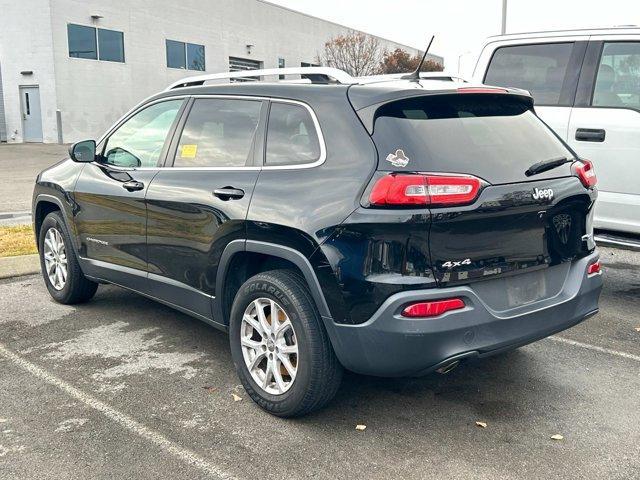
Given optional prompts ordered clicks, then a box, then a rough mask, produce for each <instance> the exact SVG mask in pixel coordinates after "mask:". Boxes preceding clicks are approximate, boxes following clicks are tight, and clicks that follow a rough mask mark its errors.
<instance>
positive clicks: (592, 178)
mask: <svg viewBox="0 0 640 480" xmlns="http://www.w3.org/2000/svg"><path fill="white" fill-rule="evenodd" d="M571 168H572V169H573V173H574V175H576V176H577V177H578V178H579V179H580V181H581V182H582V185H584V186H585V187H587V188H593V187H595V186H596V183H598V179H597V178H596V171H595V169H594V168H593V163H591V162H590V161H589V160H578V161H576V162H573V165H571Z"/></svg>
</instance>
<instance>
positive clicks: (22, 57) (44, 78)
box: [0, 0, 58, 142]
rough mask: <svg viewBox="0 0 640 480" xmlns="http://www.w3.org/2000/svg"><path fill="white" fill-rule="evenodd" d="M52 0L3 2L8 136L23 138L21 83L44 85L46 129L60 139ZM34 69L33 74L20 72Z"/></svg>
mask: <svg viewBox="0 0 640 480" xmlns="http://www.w3.org/2000/svg"><path fill="white" fill-rule="evenodd" d="M51 37H52V33H51V11H50V8H49V0H21V1H19V2H3V4H2V9H1V10H0V64H2V86H3V88H2V91H3V96H4V107H5V122H6V130H7V140H8V141H10V142H21V141H22V106H21V104H20V92H19V87H20V86H32V85H33V86H35V85H37V86H38V87H39V89H40V105H41V109H42V133H43V139H44V141H45V142H56V141H57V139H58V132H57V128H56V107H57V98H56V88H55V85H56V82H55V68H54V61H53V46H52V43H51ZM23 71H25V72H26V71H33V74H31V75H22V74H21V73H20V72H23Z"/></svg>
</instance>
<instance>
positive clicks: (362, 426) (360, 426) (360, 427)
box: [356, 425, 367, 432]
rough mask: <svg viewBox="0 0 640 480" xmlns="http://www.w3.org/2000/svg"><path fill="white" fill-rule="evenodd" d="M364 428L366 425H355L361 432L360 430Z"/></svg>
mask: <svg viewBox="0 0 640 480" xmlns="http://www.w3.org/2000/svg"><path fill="white" fill-rule="evenodd" d="M366 428H367V426H366V425H356V430H359V431H361V432H362V431H363V430H365V429H366Z"/></svg>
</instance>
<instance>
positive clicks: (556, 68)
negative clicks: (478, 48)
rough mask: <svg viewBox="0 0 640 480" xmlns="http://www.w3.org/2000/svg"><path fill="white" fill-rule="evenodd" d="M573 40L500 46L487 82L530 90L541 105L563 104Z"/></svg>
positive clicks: (485, 80)
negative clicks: (563, 89)
mask: <svg viewBox="0 0 640 480" xmlns="http://www.w3.org/2000/svg"><path fill="white" fill-rule="evenodd" d="M572 50H573V43H550V44H541V45H517V46H513V47H502V48H498V49H497V50H496V51H495V53H494V54H493V58H492V59H491V63H490V64H489V68H488V69H487V74H486V76H485V79H484V83H486V84H488V85H499V86H503V87H515V88H522V89H524V90H528V91H529V92H530V93H531V95H533V98H534V99H535V101H536V104H537V105H561V102H560V95H561V93H562V85H563V83H564V78H565V75H566V73H567V66H568V65H569V59H570V58H571V52H572Z"/></svg>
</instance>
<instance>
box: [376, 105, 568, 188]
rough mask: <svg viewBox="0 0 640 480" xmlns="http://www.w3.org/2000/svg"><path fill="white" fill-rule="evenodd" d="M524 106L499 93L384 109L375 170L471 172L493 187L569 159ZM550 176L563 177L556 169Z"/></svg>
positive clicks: (378, 127)
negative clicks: (546, 163) (541, 164)
mask: <svg viewBox="0 0 640 480" xmlns="http://www.w3.org/2000/svg"><path fill="white" fill-rule="evenodd" d="M529 107H530V104H529V103H528V102H527V101H526V99H524V98H522V97H518V96H512V95H505V94H457V95H432V96H424V97H417V98H411V99H406V100H400V101H397V102H393V103H391V104H388V105H385V106H383V107H381V108H380V109H379V110H378V112H377V114H376V120H375V125H374V134H373V140H374V142H375V144H376V146H377V148H378V153H379V169H380V170H392V171H414V172H415V171H418V172H447V173H463V174H471V175H476V176H478V177H480V178H484V179H485V180H487V181H488V182H490V183H493V184H500V183H510V182H518V181H523V180H525V179H526V177H525V176H524V172H525V170H527V169H528V168H529V167H530V166H531V165H533V164H534V163H536V162H539V161H544V160H550V159H554V158H559V157H567V158H571V157H572V156H573V154H572V153H571V152H570V151H569V150H568V149H567V148H566V147H565V146H564V144H563V143H562V142H561V141H560V140H559V139H558V138H557V137H556V135H555V134H554V133H553V132H552V131H551V130H550V129H549V128H548V127H547V126H546V125H545V124H544V123H543V122H542V121H541V120H540V119H539V118H538V117H537V116H536V115H535V114H534V113H533V112H532V111H531V109H530V108H529ZM567 168H568V167H567ZM551 172H552V174H553V176H562V175H563V173H561V172H562V169H556V170H552V171H551ZM537 178H544V176H542V175H541V176H539V177H537Z"/></svg>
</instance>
